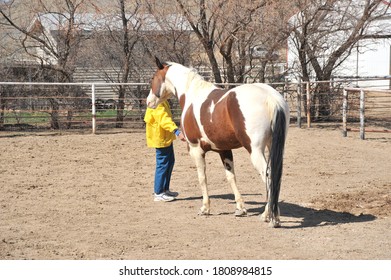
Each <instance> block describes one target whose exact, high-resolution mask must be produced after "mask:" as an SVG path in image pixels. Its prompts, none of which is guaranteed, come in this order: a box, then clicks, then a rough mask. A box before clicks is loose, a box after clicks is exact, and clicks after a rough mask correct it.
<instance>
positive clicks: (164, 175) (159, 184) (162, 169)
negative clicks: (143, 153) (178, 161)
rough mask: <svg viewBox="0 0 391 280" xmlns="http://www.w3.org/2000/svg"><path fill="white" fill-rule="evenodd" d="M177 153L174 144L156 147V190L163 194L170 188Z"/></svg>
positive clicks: (157, 192)
mask: <svg viewBox="0 0 391 280" xmlns="http://www.w3.org/2000/svg"><path fill="white" fill-rule="evenodd" d="M174 163H175V155H174V146H173V144H171V145H170V146H168V147H166V148H156V170H155V184H154V191H155V193H156V194H161V193H163V192H165V191H168V190H169V189H170V180H171V173H172V169H173V168H174Z"/></svg>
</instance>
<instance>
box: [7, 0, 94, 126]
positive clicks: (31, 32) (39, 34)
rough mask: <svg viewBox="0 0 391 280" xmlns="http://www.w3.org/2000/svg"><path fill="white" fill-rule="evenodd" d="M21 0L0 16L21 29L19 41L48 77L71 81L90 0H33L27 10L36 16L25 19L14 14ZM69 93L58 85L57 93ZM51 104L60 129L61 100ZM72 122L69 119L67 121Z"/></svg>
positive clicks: (54, 79) (52, 121)
mask: <svg viewBox="0 0 391 280" xmlns="http://www.w3.org/2000/svg"><path fill="white" fill-rule="evenodd" d="M21 3H22V2H19V1H15V2H12V3H10V4H8V6H7V9H6V10H5V9H0V16H2V17H3V18H4V20H5V21H6V22H7V24H8V26H10V27H12V28H14V29H15V30H17V31H18V32H20V34H21V37H20V42H19V43H20V44H21V46H22V47H23V49H24V51H25V52H26V53H27V54H28V55H29V56H30V57H32V58H34V59H35V60H36V61H37V62H38V63H39V64H40V66H41V69H42V70H43V73H46V74H44V76H46V79H48V78H50V80H52V81H57V82H70V81H72V74H73V71H74V69H75V61H77V54H78V49H79V47H80V43H81V40H82V38H83V36H82V35H83V34H82V31H83V28H82V26H81V24H82V23H81V22H82V21H81V20H80V16H81V14H83V11H84V9H85V6H86V5H88V4H90V1H89V0H56V1H42V0H34V1H31V2H29V3H24V5H28V6H29V7H28V11H29V12H30V13H31V14H34V15H35V17H34V19H33V21H32V23H31V22H29V23H28V22H24V21H21V20H19V19H18V18H14V17H13V14H14V13H13V11H14V10H15V9H17V8H18V10H20V9H21V7H20V5H22V4H21ZM66 94H70V93H69V92H66V90H65V88H64V87H59V90H58V92H57V95H59V96H63V95H66ZM49 101H50V104H51V112H50V115H51V128H53V129H59V128H60V123H59V109H60V101H59V100H58V99H57V98H50V99H49ZM67 118H68V120H71V119H72V110H68V115H67ZM68 124H70V122H68Z"/></svg>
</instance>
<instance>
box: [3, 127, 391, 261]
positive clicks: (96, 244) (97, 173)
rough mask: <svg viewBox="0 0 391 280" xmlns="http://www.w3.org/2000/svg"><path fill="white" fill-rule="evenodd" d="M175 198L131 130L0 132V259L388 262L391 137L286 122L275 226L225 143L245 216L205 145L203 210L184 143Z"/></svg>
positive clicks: (247, 168) (258, 189)
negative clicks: (168, 196)
mask: <svg viewBox="0 0 391 280" xmlns="http://www.w3.org/2000/svg"><path fill="white" fill-rule="evenodd" d="M175 153H176V165H175V168H174V173H173V176H172V187H171V189H172V190H175V191H178V192H180V196H179V199H178V200H176V201H175V202H170V203H164V202H154V201H153V197H152V192H153V174H154V166H155V159H154V150H153V149H148V148H147V147H146V145H145V137H144V133H143V132H136V133H110V134H109V133H105V134H98V135H90V134H64V135H4V134H1V133H0V155H1V158H0V190H1V196H0V221H1V223H0V259H3V260H5V259H49V260H50V259H139V260H141V259H189V260H193V259H199V260H204V259H216V260H219V259H366V260H368V259H369V260H371V259H375V260H377V259H391V230H390V229H391V214H390V210H391V172H390V170H391V169H390V167H391V164H390V161H391V157H390V155H391V135H390V134H379V133H376V134H375V133H373V134H367V140H365V141H362V140H360V139H359V137H358V135H357V133H349V135H348V137H347V138H343V137H341V132H340V131H339V130H337V129H335V130H333V129H320V128H312V129H298V128H296V127H293V126H292V127H291V128H290V131H289V135H288V140H287V146H286V154H285V163H284V175H283V183H282V187H281V195H280V201H281V204H280V208H281V222H282V227H281V228H278V229H273V228H269V226H268V224H266V223H263V222H261V221H260V219H259V216H260V213H261V212H262V211H263V208H264V206H265V203H264V200H265V187H264V184H263V183H262V182H261V179H260V177H259V176H258V175H257V174H256V172H255V170H254V169H253V168H252V166H251V163H250V160H249V157H248V154H247V152H246V151H245V150H243V149H239V150H235V151H234V158H235V168H236V173H237V182H238V186H239V189H240V191H241V193H242V195H243V197H244V199H245V201H246V207H247V209H248V216H247V217H240V218H238V217H235V216H234V215H233V213H234V210H235V209H234V208H235V204H234V201H233V195H232V192H231V190H230V188H229V186H228V184H227V182H226V179H225V173H224V170H223V167H222V166H221V163H220V159H219V157H218V155H217V154H214V153H208V154H207V157H206V158H207V168H208V183H209V190H210V195H211V203H212V204H211V206H212V210H211V212H212V213H211V214H212V215H210V216H208V217H204V216H198V215H197V212H198V210H199V208H200V206H201V191H200V188H199V187H198V182H197V175H196V169H195V167H194V164H193V162H192V160H191V158H190V156H189V155H188V154H187V149H186V145H185V144H184V143H181V142H179V141H176V142H175Z"/></svg>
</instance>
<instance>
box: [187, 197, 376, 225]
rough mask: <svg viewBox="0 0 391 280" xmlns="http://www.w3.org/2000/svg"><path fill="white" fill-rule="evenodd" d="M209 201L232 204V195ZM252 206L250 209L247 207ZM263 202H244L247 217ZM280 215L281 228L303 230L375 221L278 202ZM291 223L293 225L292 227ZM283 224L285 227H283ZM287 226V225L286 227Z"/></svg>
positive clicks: (261, 208) (257, 211) (369, 217)
mask: <svg viewBox="0 0 391 280" xmlns="http://www.w3.org/2000/svg"><path fill="white" fill-rule="evenodd" d="M249 195H253V194H242V196H249ZM210 198H211V199H225V200H231V201H232V204H233V203H235V202H234V196H233V195H232V194H223V195H211V196H210ZM198 199H199V200H202V197H189V198H185V199H183V200H198ZM249 205H250V206H253V207H252V208H250V207H249ZM265 205H266V203H265V202H256V201H246V206H247V208H248V209H247V211H248V216H255V215H260V214H261V213H263V211H264V209H265ZM279 205H280V215H281V227H282V228H291V229H293V228H305V227H320V226H334V225H338V224H349V223H362V222H369V221H373V220H375V219H376V216H374V215H370V214H361V215H358V216H356V215H354V214H352V213H349V212H337V211H333V210H329V209H322V210H318V209H314V208H310V207H305V206H301V205H298V204H293V203H287V202H284V201H280V203H279ZM232 214H233V213H219V214H218V215H232ZM284 217H285V218H286V217H288V218H289V217H290V218H295V219H298V220H295V221H293V222H292V221H284ZM292 223H293V225H292ZM284 224H285V225H284ZM287 224H288V225H287Z"/></svg>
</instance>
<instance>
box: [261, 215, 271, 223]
mask: <svg viewBox="0 0 391 280" xmlns="http://www.w3.org/2000/svg"><path fill="white" fill-rule="evenodd" d="M261 221H262V222H265V223H268V222H269V218H268V217H267V215H265V213H262V215H261Z"/></svg>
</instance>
